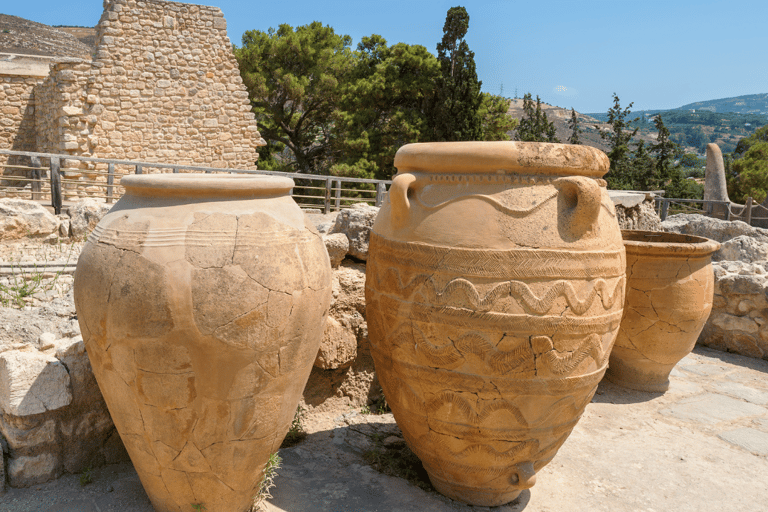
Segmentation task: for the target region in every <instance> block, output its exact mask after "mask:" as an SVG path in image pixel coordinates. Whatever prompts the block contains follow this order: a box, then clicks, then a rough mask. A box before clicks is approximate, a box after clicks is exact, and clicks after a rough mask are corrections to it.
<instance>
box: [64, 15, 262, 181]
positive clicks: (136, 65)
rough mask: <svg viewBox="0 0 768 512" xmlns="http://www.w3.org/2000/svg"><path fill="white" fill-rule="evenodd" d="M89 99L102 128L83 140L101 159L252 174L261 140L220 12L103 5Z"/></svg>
mask: <svg viewBox="0 0 768 512" xmlns="http://www.w3.org/2000/svg"><path fill="white" fill-rule="evenodd" d="M84 96H85V97H84V99H85V104H84V105H83V109H84V112H85V113H87V114H96V115H98V116H99V122H98V123H96V125H95V126H94V128H93V132H92V134H91V135H89V136H86V139H88V137H90V139H89V140H79V141H78V142H79V143H80V144H81V148H82V147H83V146H85V145H86V144H87V146H88V148H89V151H90V153H91V154H94V155H95V156H98V157H100V158H116V159H130V160H148V161H158V162H168V163H181V164H187V165H199V166H207V167H217V168H223V167H229V168H238V169H246V168H248V169H253V168H255V162H256V159H257V154H256V146H257V145H260V144H263V143H262V141H261V136H260V135H259V132H258V130H257V128H256V121H255V119H254V114H253V113H252V112H251V106H250V102H249V99H248V92H247V90H246V88H245V86H244V85H243V82H242V79H241V78H240V71H239V69H238V65H237V61H236V60H235V56H234V54H233V53H232V44H231V43H230V40H229V37H227V23H226V21H225V19H224V16H223V15H222V12H221V10H220V9H219V8H217V7H206V6H201V5H192V4H183V3H177V2H167V1H162V0H144V1H136V0H111V1H108V2H105V7H104V13H103V15H102V17H101V21H100V22H99V26H98V45H97V50H96V58H95V59H94V62H93V68H92V69H91V71H90V76H89V84H88V89H87V93H86V94H85V95H84ZM83 135H84V136H85V134H83Z"/></svg>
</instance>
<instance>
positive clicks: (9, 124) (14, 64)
mask: <svg viewBox="0 0 768 512" xmlns="http://www.w3.org/2000/svg"><path fill="white" fill-rule="evenodd" d="M32 60H38V59H33V58H30V57H28V56H23V57H22V56H17V55H13V54H2V55H0V149H7V150H11V151H35V149H36V145H35V139H36V135H35V118H34V116H35V94H34V92H35V87H37V86H38V85H39V84H40V83H41V82H42V81H43V78H44V76H45V71H44V69H45V66H43V67H42V68H41V66H37V65H32V66H29V67H27V66H24V65H23V64H19V62H20V61H21V62H27V61H32ZM34 64H38V63H34ZM41 69H42V70H43V71H41ZM5 164H9V165H13V164H19V165H25V163H24V161H23V160H22V159H20V158H19V157H9V156H7V155H0V165H5ZM0 172H2V174H4V175H19V174H23V171H19V170H18V169H7V168H0ZM3 196H4V194H2V193H0V197H3Z"/></svg>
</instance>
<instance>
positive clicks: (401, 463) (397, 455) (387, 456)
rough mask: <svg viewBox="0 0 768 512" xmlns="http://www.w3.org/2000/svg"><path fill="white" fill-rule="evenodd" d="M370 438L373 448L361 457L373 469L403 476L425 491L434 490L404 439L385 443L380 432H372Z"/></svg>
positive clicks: (390, 474)
mask: <svg viewBox="0 0 768 512" xmlns="http://www.w3.org/2000/svg"><path fill="white" fill-rule="evenodd" d="M371 439H372V440H373V448H372V449H370V450H368V451H366V452H364V453H363V459H365V461H366V462H367V463H368V464H370V465H371V467H373V469H375V470H376V471H378V472H380V473H384V474H385V475H389V476H395V477H398V478H403V479H405V480H407V481H408V482H409V483H410V484H412V485H415V486H416V487H418V488H420V489H423V490H425V491H429V492H435V488H434V487H432V484H431V483H430V481H429V476H428V475H427V471H426V470H425V469H424V466H423V465H422V464H421V460H419V458H418V457H417V456H416V455H415V454H414V453H413V452H412V451H411V449H410V448H408V445H407V444H405V441H400V442H395V443H385V440H383V439H382V436H381V435H380V434H374V435H373V436H371Z"/></svg>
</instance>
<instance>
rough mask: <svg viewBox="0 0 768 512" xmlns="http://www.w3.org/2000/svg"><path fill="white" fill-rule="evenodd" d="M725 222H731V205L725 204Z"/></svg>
mask: <svg viewBox="0 0 768 512" xmlns="http://www.w3.org/2000/svg"><path fill="white" fill-rule="evenodd" d="M725 220H731V203H725Z"/></svg>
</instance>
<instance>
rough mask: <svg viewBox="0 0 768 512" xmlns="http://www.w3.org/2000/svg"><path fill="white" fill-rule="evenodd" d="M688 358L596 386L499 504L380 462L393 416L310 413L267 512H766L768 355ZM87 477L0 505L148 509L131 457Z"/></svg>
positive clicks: (12, 510)
mask: <svg viewBox="0 0 768 512" xmlns="http://www.w3.org/2000/svg"><path fill="white" fill-rule="evenodd" d="M682 365H683V366H684V367H686V368H694V369H697V368H700V367H705V368H706V369H705V370H703V371H688V370H681V369H678V370H676V371H675V372H673V375H672V376H671V385H670V389H669V391H667V392H666V393H663V394H661V393H642V392H639V391H633V390H626V389H623V388H620V387H619V386H616V385H614V384H611V383H607V382H604V383H601V384H600V386H599V387H598V390H597V393H596V394H595V397H594V399H593V401H592V403H591V404H589V405H588V406H587V409H586V411H585V413H584V416H583V417H582V419H581V421H580V422H579V423H578V424H577V425H576V427H575V429H574V431H573V433H572V434H571V436H570V437H569V438H568V440H567V441H566V442H565V444H564V445H563V446H562V448H561V449H560V451H559V453H558V454H557V456H556V457H555V458H554V460H553V461H552V462H551V463H550V464H549V465H547V466H546V467H544V468H543V469H542V470H541V471H540V472H539V474H538V478H537V482H536V485H535V486H534V487H533V488H532V489H530V490H528V491H524V492H523V493H522V494H521V496H520V498H519V499H518V500H517V501H515V502H513V503H511V504H508V505H505V506H502V507H496V508H492V509H491V508H486V507H471V506H468V505H464V504H461V503H458V502H455V501H452V500H450V499H448V498H445V497H444V496H442V495H440V494H438V493H437V492H435V491H434V490H433V489H432V488H431V486H430V484H429V482H428V481H427V480H424V477H423V475H420V474H418V473H417V474H416V475H415V476H414V475H413V474H412V475H410V480H409V479H406V478H403V477H402V476H403V475H401V476H388V475H385V474H382V473H380V472H379V471H377V470H375V469H373V468H372V467H371V466H370V465H369V464H368V460H370V459H369V457H368V456H369V455H370V454H371V453H376V452H377V450H378V451H381V446H382V444H384V443H383V440H385V439H389V441H388V443H392V444H393V445H394V446H396V445H397V439H396V437H397V436H398V435H399V429H398V428H397V425H396V424H395V421H394V418H393V417H392V415H391V414H384V415H366V414H361V411H350V410H344V411H322V410H314V411H311V412H310V413H309V414H308V416H307V423H306V425H307V431H308V434H309V435H308V436H307V438H306V439H305V440H304V441H302V442H301V443H300V444H298V445H296V446H294V447H292V448H285V449H281V450H280V456H281V457H282V459H283V463H282V467H281V468H280V469H279V470H278V471H277V473H278V476H277V477H276V479H275V484H276V487H275V488H273V489H272V490H271V493H272V498H271V499H269V500H268V501H267V502H266V503H264V504H263V506H262V510H264V511H266V512H305V511H306V512H316V511H317V512H416V511H418V512H449V511H486V510H488V511H490V510H493V511H499V512H522V511H525V512H701V511H703V510H706V511H707V512H733V511H739V512H765V510H766V503H768V478H766V475H768V409H767V408H766V407H763V406H762V405H765V404H761V403H756V402H761V401H762V399H763V395H762V393H763V392H765V391H766V389H767V386H768V385H767V384H766V383H768V361H762V360H755V359H749V358H744V357H742V356H737V355H734V354H727V353H723V352H717V351H714V350H710V349H703V348H697V349H696V350H695V351H694V353H693V354H691V355H690V356H688V357H686V358H685V359H684V360H683V361H682ZM709 367H715V368H719V371H711V370H710V368H709ZM733 376H740V377H739V378H738V379H734V378H733ZM733 384H738V386H733ZM739 386H744V387H745V388H746V389H745V388H742V387H739ZM403 449H404V448H403ZM92 478H93V483H90V484H88V485H86V486H84V487H82V486H80V483H79V476H78V475H66V476H64V477H63V478H61V479H59V480H57V481H55V482H49V483H47V484H43V485H38V486H34V487H31V488H28V489H9V490H8V492H7V493H6V494H5V495H4V496H1V497H0V512H32V511H34V512H41V511H42V512H69V511H74V510H77V511H83V512H90V511H91V510H97V511H99V512H118V511H119V512H152V506H151V505H150V503H149V500H148V499H147V497H146V494H145V493H144V491H143V489H142V487H141V483H140V481H139V479H138V477H137V475H136V473H135V471H134V470H133V468H132V467H131V466H130V464H121V465H114V466H106V467H103V468H97V469H94V470H93V471H92ZM78 507H79V508H78ZM89 507H92V508H89ZM190 512H192V509H191V508H190ZM208 512H214V511H210V510H209V511H208ZM215 512H222V511H215ZM223 512H229V511H223Z"/></svg>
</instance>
